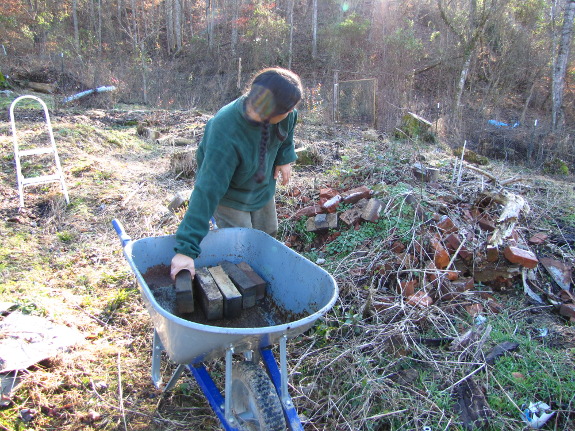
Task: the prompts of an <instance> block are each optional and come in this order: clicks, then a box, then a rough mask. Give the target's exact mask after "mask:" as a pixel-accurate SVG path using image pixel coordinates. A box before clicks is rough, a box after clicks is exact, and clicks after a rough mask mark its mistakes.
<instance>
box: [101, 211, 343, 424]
mask: <svg viewBox="0 0 575 431" xmlns="http://www.w3.org/2000/svg"><path fill="white" fill-rule="evenodd" d="M112 225H113V226H114V229H115V230H116V232H117V234H118V236H119V238H120V241H121V243H122V247H123V251H124V256H125V258H126V260H127V261H128V263H129V265H130V267H131V269H132V271H133V272H134V274H135V276H136V279H137V281H138V285H139V290H140V293H141V295H142V298H143V300H144V303H145V306H146V309H147V310H148V313H149V314H150V317H151V319H152V322H153V326H154V338H153V347H152V349H153V350H152V370H151V374H152V380H153V382H154V385H156V387H158V388H160V387H161V386H162V378H161V373H160V368H161V358H162V352H165V353H166V354H167V356H168V358H169V360H170V361H172V362H173V363H174V364H177V367H176V368H175V371H174V372H173V374H172V376H171V377H170V379H169V380H168V382H167V383H166V385H165V386H164V388H163V390H164V391H168V390H170V389H171V388H173V386H174V385H175V383H176V382H177V380H178V379H179V378H180V376H181V374H182V372H183V371H184V370H185V369H188V370H189V371H190V373H191V374H192V375H193V376H194V378H195V379H196V381H197V382H198V385H199V387H200V388H201V390H202V392H203V394H204V395H205V396H206V399H207V400H208V402H209V404H210V406H211V408H212V409H213V411H214V413H215V414H216V415H217V417H218V418H219V420H220V422H221V424H222V426H223V428H224V429H225V430H285V429H289V430H303V426H302V423H301V421H300V418H299V416H298V414H297V411H296V409H295V407H294V404H293V402H292V399H291V397H290V395H289V393H288V375H287V374H288V371H287V340H288V339H291V338H293V337H296V336H297V335H300V334H302V333H303V332H305V331H306V330H308V329H309V328H311V327H312V326H313V325H314V323H315V322H316V321H317V320H318V319H319V318H320V317H321V316H323V315H324V314H325V313H327V312H328V311H329V310H330V309H331V308H332V307H333V305H334V303H335V301H336V300H337V296H338V288H337V284H336V282H335V280H334V279H333V277H332V276H331V275H330V274H329V273H327V272H326V271H325V270H324V269H322V268H320V267H319V266H317V265H315V264H314V263H312V262H311V261H309V260H307V259H306V258H304V257H303V256H301V255H300V254H298V253H296V252H295V251H293V250H291V249H290V248H288V247H287V246H285V245H284V244H282V243H281V242H279V241H277V240H276V239H274V238H273V237H271V236H269V235H267V234H266V233H264V232H262V231H259V230H255V229H248V228H226V229H214V230H211V231H209V233H208V235H207V236H206V237H205V238H204V240H203V241H202V243H201V248H202V253H201V254H200V256H198V258H197V259H195V264H196V267H208V266H214V265H218V264H219V262H221V261H222V260H227V261H230V262H232V263H238V262H246V263H248V264H249V265H250V266H251V267H252V268H253V269H254V270H255V271H256V272H257V273H258V274H259V275H260V277H262V278H263V279H264V280H266V281H267V282H268V288H267V293H266V294H267V295H268V296H270V297H271V298H272V300H273V301H274V302H275V303H276V304H277V306H278V307H281V308H283V309H284V310H286V311H287V312H288V313H289V315H290V316H297V317H296V318H295V319H294V320H293V321H289V322H287V323H285V322H284V323H279V324H274V325H270V326H262V327H249V328H240V327H222V326H211V325H208V324H204V323H197V322H194V321H190V320H186V319H183V318H181V317H178V316H176V315H175V314H172V313H171V312H169V311H167V310H166V309H165V308H163V307H162V306H160V304H159V303H158V301H157V300H156V298H155V296H154V294H153V292H152V290H151V289H150V287H149V286H148V284H147V283H146V280H145V279H144V274H146V271H148V269H150V268H152V267H155V266H157V265H166V266H169V265H170V262H171V260H172V257H173V256H174V253H175V252H174V246H175V244H176V241H175V237H174V236H173V235H166V236H158V237H149V238H142V239H139V240H136V241H132V239H131V238H130V237H129V236H128V235H127V234H126V232H125V231H124V228H123V227H122V225H121V223H120V222H119V221H118V220H113V221H112ZM276 343H279V363H280V365H279V367H278V364H277V362H276V360H275V357H274V354H273V352H272V350H271V347H272V346H273V345H275V344H276ZM234 354H243V359H242V360H237V355H236V357H234ZM258 354H259V355H260V357H261V360H262V362H263V364H264V368H265V370H264V369H262V368H261V367H260V366H259V365H258V361H257V360H256V357H257V356H258ZM221 357H225V387H224V394H223V395H222V393H221V392H220V389H218V387H217V386H216V384H215V382H214V381H213V379H212V378H211V376H210V374H209V372H208V371H207V369H206V367H205V366H204V362H206V361H208V360H212V359H217V358H221Z"/></svg>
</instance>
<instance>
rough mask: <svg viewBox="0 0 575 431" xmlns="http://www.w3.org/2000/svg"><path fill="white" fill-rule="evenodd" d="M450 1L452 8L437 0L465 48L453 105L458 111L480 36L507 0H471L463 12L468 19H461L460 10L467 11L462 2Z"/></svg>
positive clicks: (442, 15)
mask: <svg viewBox="0 0 575 431" xmlns="http://www.w3.org/2000/svg"><path fill="white" fill-rule="evenodd" d="M449 3H451V5H452V8H448V7H447V6H446V5H445V3H444V0H437V6H438V7H439V13H440V15H441V18H442V20H443V22H444V23H445V25H446V26H447V27H448V28H449V29H450V30H451V32H452V33H453V34H454V35H455V36H456V38H457V39H458V41H459V43H460V44H461V46H462V50H463V52H462V56H463V62H462V66H461V72H460V74H459V80H458V82H457V89H456V96H455V100H454V106H453V112H454V113H458V112H459V107H460V106H461V98H462V96H463V90H464V89H465V83H466V82H467V78H468V76H469V71H470V69H471V62H472V60H473V57H474V55H475V51H476V48H477V45H478V43H479V38H480V37H481V35H482V34H483V32H484V30H485V27H486V25H487V23H488V21H489V19H490V18H491V17H492V16H493V15H494V14H495V13H496V12H497V11H498V10H499V8H501V7H502V6H503V5H504V4H505V3H506V0H485V1H482V2H478V1H477V0H469V4H468V10H467V13H466V14H463V15H466V18H467V19H465V20H461V19H460V17H461V14H460V12H462V11H465V9H464V7H463V6H462V5H461V4H456V5H454V3H456V2H449ZM453 11H456V12H457V14H456V13H453ZM458 15H459V16H458Z"/></svg>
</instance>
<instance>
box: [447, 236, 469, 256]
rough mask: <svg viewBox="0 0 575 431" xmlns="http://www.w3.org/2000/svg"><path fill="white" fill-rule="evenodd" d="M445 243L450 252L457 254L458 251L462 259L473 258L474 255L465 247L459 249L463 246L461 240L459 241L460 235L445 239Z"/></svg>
mask: <svg viewBox="0 0 575 431" xmlns="http://www.w3.org/2000/svg"><path fill="white" fill-rule="evenodd" d="M444 241H445V245H446V246H447V249H448V250H449V251H450V252H452V253H455V252H456V251H457V250H459V253H458V256H459V257H460V258H462V259H464V260H469V259H471V258H472V257H473V254H472V253H471V252H470V251H469V250H468V249H467V247H465V246H463V247H461V248H459V247H460V246H461V240H460V239H459V236H458V235H456V234H453V233H452V234H450V235H448V236H447V237H445V239H444Z"/></svg>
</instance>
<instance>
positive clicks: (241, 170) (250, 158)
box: [175, 96, 297, 259]
mask: <svg viewBox="0 0 575 431" xmlns="http://www.w3.org/2000/svg"><path fill="white" fill-rule="evenodd" d="M244 99H245V96H242V97H240V98H238V99H236V100H234V101H233V102H231V103H229V104H228V105H226V106H224V107H223V108H221V109H220V110H219V111H218V112H217V113H216V115H215V116H214V117H213V118H211V119H210V120H209V121H208V123H207V124H206V128H205V130H204V136H203V138H202V141H201V142H200V145H199V146H198V150H197V156H196V157H197V161H198V169H197V174H196V182H195V185H194V191H193V192H192V196H191V197H190V202H189V206H188V210H187V211H186V215H185V216H184V219H183V220H182V222H181V223H180V226H179V227H178V230H177V231H176V241H177V243H176V247H175V251H176V253H181V254H184V255H186V256H189V257H191V258H193V259H195V258H196V257H198V255H199V254H200V252H201V248H200V242H201V241H202V239H203V238H204V237H205V236H206V235H207V233H208V230H209V222H210V218H211V217H212V215H213V213H214V211H215V209H216V207H217V206H218V205H223V206H227V207H230V208H234V209H237V210H241V211H255V210H258V209H260V208H262V207H263V206H265V205H266V204H267V203H268V202H269V201H270V199H272V198H273V196H274V193H275V188H276V180H275V179H274V178H273V174H274V168H275V166H280V165H285V164H288V163H291V162H293V161H295V160H296V158H297V157H296V154H295V147H294V142H293V132H294V128H295V125H296V122H297V111H296V110H294V111H293V112H291V113H290V114H289V115H288V116H287V117H286V118H285V119H284V120H282V121H281V122H280V123H278V124H277V125H270V126H269V141H268V146H267V153H266V157H265V178H264V180H263V181H262V182H261V183H259V184H258V183H257V182H256V181H255V179H254V176H255V174H256V172H257V170H258V167H259V146H260V141H261V131H262V129H261V126H260V125H258V124H255V123H254V122H252V121H250V120H248V119H246V118H245V116H244V108H243V106H244Z"/></svg>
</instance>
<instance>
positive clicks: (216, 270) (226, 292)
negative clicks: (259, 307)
mask: <svg viewBox="0 0 575 431" xmlns="http://www.w3.org/2000/svg"><path fill="white" fill-rule="evenodd" d="M208 271H209V272H210V274H211V275H212V277H213V278H214V281H215V282H216V284H217V286H218V288H219V289H220V292H221V293H222V297H223V302H224V317H226V318H228V319H229V318H233V317H238V316H239V315H240V314H241V312H242V295H241V293H240V292H239V291H238V289H237V288H236V286H235V285H234V283H233V282H232V280H230V277H228V276H227V274H226V273H225V271H224V270H223V268H222V267H221V266H219V265H218V266H212V267H211V268H208Z"/></svg>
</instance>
